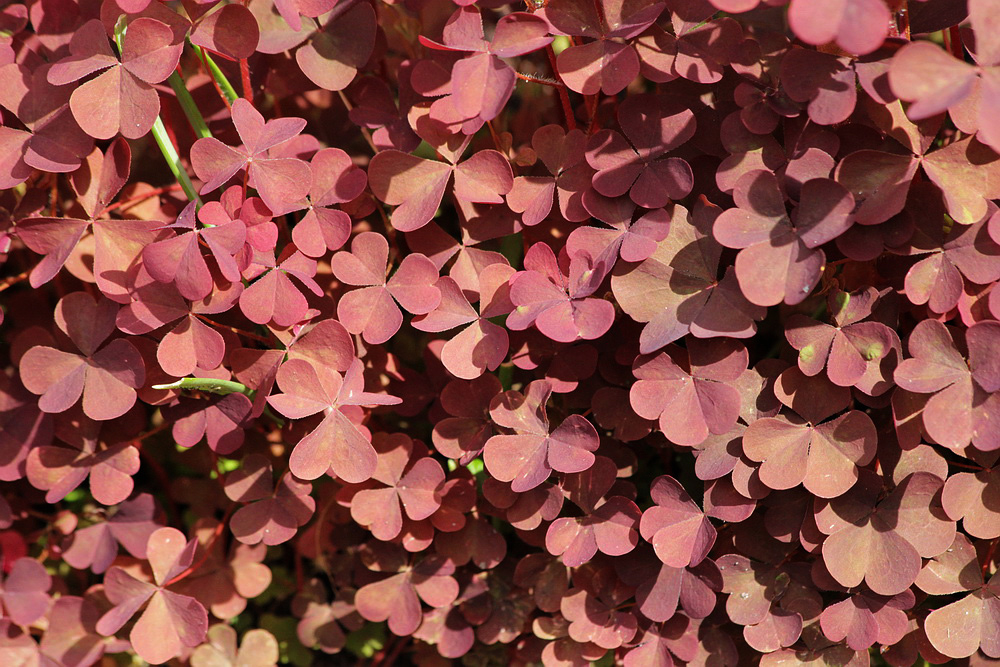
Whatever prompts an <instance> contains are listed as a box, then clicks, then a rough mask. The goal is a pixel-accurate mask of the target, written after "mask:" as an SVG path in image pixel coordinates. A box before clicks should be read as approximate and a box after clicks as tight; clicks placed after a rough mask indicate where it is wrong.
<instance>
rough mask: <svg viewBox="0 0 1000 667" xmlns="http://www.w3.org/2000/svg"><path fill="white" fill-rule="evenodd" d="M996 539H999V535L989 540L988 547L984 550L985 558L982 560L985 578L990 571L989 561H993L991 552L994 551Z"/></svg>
mask: <svg viewBox="0 0 1000 667" xmlns="http://www.w3.org/2000/svg"><path fill="white" fill-rule="evenodd" d="M997 540H1000V537H998V538H995V539H994V540H993V541H992V542H990V548H989V549H988V550H987V551H986V560H985V561H983V579H985V578H986V575H987V573H988V572H989V571H990V563H992V562H993V554H994V553H996V549H997Z"/></svg>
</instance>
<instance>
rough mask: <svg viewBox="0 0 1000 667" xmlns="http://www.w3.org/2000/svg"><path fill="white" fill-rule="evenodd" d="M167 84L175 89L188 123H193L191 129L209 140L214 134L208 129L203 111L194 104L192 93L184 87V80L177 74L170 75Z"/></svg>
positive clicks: (200, 136)
mask: <svg viewBox="0 0 1000 667" xmlns="http://www.w3.org/2000/svg"><path fill="white" fill-rule="evenodd" d="M167 83H169V84H170V87H171V88H173V89H174V93H175V94H176V95H177V101H178V102H179V103H180V105H181V109H183V110H184V115H185V116H187V119H188V122H189V123H191V129H193V130H194V133H195V134H197V135H198V137H199V138H201V139H207V138H209V137H211V136H212V133H211V132H210V131H209V129H208V125H207V124H206V123H205V117H204V116H202V115H201V111H200V110H199V109H198V105H197V104H195V103H194V98H193V97H191V93H190V92H188V89H187V86H185V85H184V79H182V78H181V75H180V74H178V73H177V72H174V73H173V74H171V75H170V78H168V79H167Z"/></svg>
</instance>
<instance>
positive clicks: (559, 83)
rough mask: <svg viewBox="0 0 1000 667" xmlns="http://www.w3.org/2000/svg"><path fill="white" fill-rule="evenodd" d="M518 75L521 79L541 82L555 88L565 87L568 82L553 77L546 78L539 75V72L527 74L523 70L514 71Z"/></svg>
mask: <svg viewBox="0 0 1000 667" xmlns="http://www.w3.org/2000/svg"><path fill="white" fill-rule="evenodd" d="M514 76H516V77H517V78H518V79H520V80H521V81H530V82H531V83H540V84H542V85H543V86H552V87H553V88H565V87H566V84H565V83H563V82H562V81H553V80H551V79H546V78H545V77H543V76H538V75H537V74H525V73H523V72H514Z"/></svg>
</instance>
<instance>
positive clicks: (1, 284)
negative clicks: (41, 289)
mask: <svg viewBox="0 0 1000 667" xmlns="http://www.w3.org/2000/svg"><path fill="white" fill-rule="evenodd" d="M30 275H31V269H28V270H27V271H22V272H21V273H19V274H17V275H16V276H9V277H7V278H4V279H3V280H0V292H2V291H4V290H5V289H9V288H11V287H13V286H14V285H16V284H18V283H20V282H23V281H25V280H27V279H28V276H30Z"/></svg>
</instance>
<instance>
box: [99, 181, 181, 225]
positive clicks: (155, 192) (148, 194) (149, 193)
mask: <svg viewBox="0 0 1000 667" xmlns="http://www.w3.org/2000/svg"><path fill="white" fill-rule="evenodd" d="M180 189H181V186H180V184H179V183H174V184H173V185H165V186H163V187H162V188H154V189H152V190H146V191H145V192H143V193H141V194H137V195H136V196H134V197H129V198H128V199H122V200H120V201H117V202H115V203H114V204H110V205H109V206H108V207H107V208H106V209H104V210H103V211H101V212H100V213H99V214H98V217H102V216H105V215H107V214H108V213H110V212H111V211H114V210H115V209H119V208H122V207H124V206H127V205H128V204H131V203H133V202H138V201H145V200H147V199H151V198H153V197H157V196H159V195H162V194H165V193H167V192H174V191H175V190H180Z"/></svg>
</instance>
